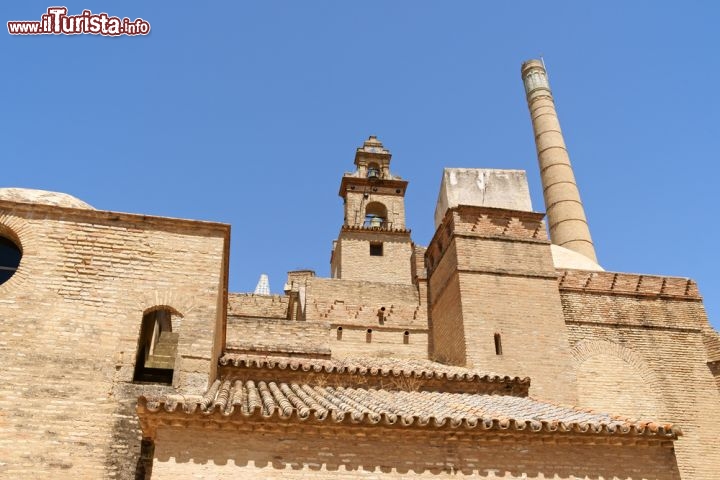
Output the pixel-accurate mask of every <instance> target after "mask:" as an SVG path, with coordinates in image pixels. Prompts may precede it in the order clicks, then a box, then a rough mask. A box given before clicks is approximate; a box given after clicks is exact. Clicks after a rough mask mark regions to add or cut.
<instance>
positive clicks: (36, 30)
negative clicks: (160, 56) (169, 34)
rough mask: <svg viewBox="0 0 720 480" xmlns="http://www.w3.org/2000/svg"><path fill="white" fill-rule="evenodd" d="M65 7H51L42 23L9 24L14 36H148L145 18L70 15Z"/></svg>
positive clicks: (84, 12) (148, 28) (100, 14)
mask: <svg viewBox="0 0 720 480" xmlns="http://www.w3.org/2000/svg"><path fill="white" fill-rule="evenodd" d="M67 12H68V10H67V8H65V7H50V8H48V9H47V13H45V14H43V16H42V17H40V21H39V22H38V21H32V20H23V21H12V22H7V26H8V32H9V33H10V35H53V34H54V35H78V34H81V33H91V34H93V35H111V36H117V35H147V34H148V33H150V23H149V22H146V21H145V20H143V19H142V18H137V19H135V20H132V21H131V20H130V19H129V18H119V17H111V16H109V15H108V14H107V13H92V12H91V11H90V10H83V12H82V13H81V14H80V15H68V14H67Z"/></svg>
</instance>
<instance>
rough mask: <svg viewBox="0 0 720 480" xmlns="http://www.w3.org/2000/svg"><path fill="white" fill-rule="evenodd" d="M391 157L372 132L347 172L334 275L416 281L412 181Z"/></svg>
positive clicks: (333, 257)
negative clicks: (408, 216) (395, 169)
mask: <svg viewBox="0 0 720 480" xmlns="http://www.w3.org/2000/svg"><path fill="white" fill-rule="evenodd" d="M391 157H392V155H391V154H390V152H389V151H388V150H387V149H386V148H385V147H384V146H383V144H382V142H380V140H378V139H377V137H375V136H370V137H369V138H368V139H367V140H366V141H365V142H364V143H363V145H362V147H360V148H358V149H357V150H356V152H355V171H354V172H350V173H346V174H345V175H343V177H342V180H341V182H340V192H339V195H340V196H341V197H342V198H343V205H344V207H343V209H344V221H343V225H342V227H341V229H340V235H339V236H338V239H337V240H336V241H335V242H333V251H332V255H331V258H330V267H331V268H330V269H331V275H332V277H333V278H339V279H347V280H363V281H373V282H385V283H404V284H410V283H412V277H411V268H410V257H411V255H412V240H411V239H410V230H408V229H407V228H406V227H405V192H406V190H407V185H408V182H407V181H405V180H403V179H401V178H400V177H398V176H396V175H393V174H392V173H391V172H390V159H391Z"/></svg>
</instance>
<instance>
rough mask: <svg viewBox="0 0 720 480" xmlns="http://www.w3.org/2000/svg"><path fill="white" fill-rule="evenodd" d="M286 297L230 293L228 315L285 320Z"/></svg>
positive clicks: (286, 310) (286, 311)
mask: <svg viewBox="0 0 720 480" xmlns="http://www.w3.org/2000/svg"><path fill="white" fill-rule="evenodd" d="M287 314H288V296H287V295H255V294H254V293H231V294H229V295H228V315H236V316H244V317H262V318H287Z"/></svg>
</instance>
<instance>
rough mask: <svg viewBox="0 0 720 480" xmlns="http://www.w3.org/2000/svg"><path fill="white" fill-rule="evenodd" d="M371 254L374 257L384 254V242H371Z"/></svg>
mask: <svg viewBox="0 0 720 480" xmlns="http://www.w3.org/2000/svg"><path fill="white" fill-rule="evenodd" d="M370 255H371V256H373V257H382V256H383V244H382V243H371V244H370Z"/></svg>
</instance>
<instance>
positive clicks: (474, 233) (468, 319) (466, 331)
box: [426, 206, 577, 404]
mask: <svg viewBox="0 0 720 480" xmlns="http://www.w3.org/2000/svg"><path fill="white" fill-rule="evenodd" d="M545 235H546V234H545V230H544V227H543V223H542V215H540V214H536V213H528V212H515V211H509V210H503V209H493V208H485V207H466V206H460V207H456V208H453V209H450V210H448V213H447V214H446V216H445V219H444V220H443V224H442V225H440V227H439V228H438V231H437V232H436V234H435V236H434V237H433V239H432V241H431V243H430V245H429V246H428V249H427V254H426V262H427V265H428V271H429V275H430V295H431V307H430V308H431V322H430V323H431V325H432V329H433V332H434V333H433V334H432V339H433V340H432V345H433V353H432V355H433V358H438V359H439V360H442V359H443V358H441V357H446V358H447V359H448V360H451V361H452V360H455V359H457V358H458V357H459V355H460V352H461V351H462V350H459V349H458V348H457V343H458V337H459V336H460V335H464V338H463V340H464V344H465V348H464V351H465V361H466V364H467V365H468V366H472V367H475V368H482V369H485V370H489V371H493V372H501V373H502V374H505V375H513V376H520V377H526V376H529V377H530V378H531V379H532V384H531V388H530V394H531V395H533V396H535V397H537V398H542V399H546V400H552V401H557V402H561V403H567V404H572V403H573V402H574V401H575V399H576V398H577V397H576V396H577V392H576V384H575V378H574V370H573V368H572V360H571V357H570V353H569V349H568V339H567V333H566V331H565V323H564V318H563V312H562V308H561V302H560V295H559V292H558V288H557V273H556V271H555V269H554V267H553V263H552V256H551V252H550V244H549V243H548V241H547V240H546V239H545ZM448 257H449V258H448ZM453 275H457V280H456V281H455V280H454V279H453ZM458 301H459V305H458V304H457V303H455V304H453V302H458ZM458 310H460V315H461V316H460V317H458ZM435 332H437V333H435ZM496 335H499V337H498V338H499V341H500V344H501V347H502V348H501V351H500V352H498V351H496V344H495V336H496Z"/></svg>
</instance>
